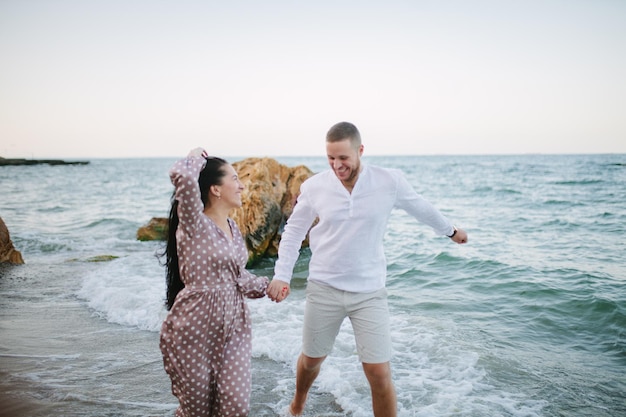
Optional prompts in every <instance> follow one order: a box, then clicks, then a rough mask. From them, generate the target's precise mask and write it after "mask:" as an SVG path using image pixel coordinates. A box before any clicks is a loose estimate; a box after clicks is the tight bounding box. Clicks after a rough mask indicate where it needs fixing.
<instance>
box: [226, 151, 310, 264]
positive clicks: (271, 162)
mask: <svg viewBox="0 0 626 417" xmlns="http://www.w3.org/2000/svg"><path fill="white" fill-rule="evenodd" d="M233 167H234V168H235V170H236V171H237V174H238V175H239V179H240V180H241V182H242V183H243V184H244V186H245V190H244V191H243V193H242V196H241V201H242V207H241V208H240V209H237V210H234V212H233V214H232V217H233V219H234V220H235V221H236V222H237V225H239V228H240V229H241V232H242V234H243V235H244V238H245V239H246V245H247V247H248V253H249V257H248V259H249V262H250V263H254V262H256V261H257V260H258V259H260V258H262V257H264V256H276V255H277V254H278V243H279V242H280V235H281V234H282V231H283V227H284V225H285V222H286V221H287V219H288V218H289V216H290V215H291V212H292V211H293V207H294V205H295V203H296V199H297V197H298V193H299V192H300V185H301V184H302V183H303V182H304V180H306V179H307V178H309V177H310V176H311V175H313V172H312V171H311V170H310V169H309V168H307V167H306V166H304V165H299V166H296V167H293V168H290V167H287V166H286V165H282V164H280V163H278V162H277V161H276V160H275V159H272V158H247V159H244V160H243V161H239V162H235V163H234V164H233Z"/></svg>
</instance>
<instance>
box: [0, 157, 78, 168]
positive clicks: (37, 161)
mask: <svg viewBox="0 0 626 417" xmlns="http://www.w3.org/2000/svg"><path fill="white" fill-rule="evenodd" d="M88 163H89V161H63V160H60V159H22V158H17V159H6V158H3V157H1V156H0V166H9V165H42V164H46V165H86V164H88Z"/></svg>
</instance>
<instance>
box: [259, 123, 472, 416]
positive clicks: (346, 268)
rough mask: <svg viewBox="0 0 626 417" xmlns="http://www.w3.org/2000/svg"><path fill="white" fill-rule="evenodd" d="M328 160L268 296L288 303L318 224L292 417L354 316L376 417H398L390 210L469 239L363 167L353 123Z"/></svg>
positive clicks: (293, 220) (392, 181)
mask: <svg viewBox="0 0 626 417" xmlns="http://www.w3.org/2000/svg"><path fill="white" fill-rule="evenodd" d="M326 153H327V156H328V163H329V165H330V167H331V169H330V170H327V171H324V172H321V173H318V174H317V175H314V176H313V177H311V178H309V179H308V180H307V181H305V182H304V183H303V184H302V186H301V190H300V191H301V193H300V195H299V197H298V201H297V204H296V205H295V207H294V210H293V213H292V214H291V216H290V217H289V220H288V222H287V225H286V226H285V230H284V232H283V234H282V237H281V242H280V245H279V249H278V260H277V262H276V265H275V274H274V279H273V280H272V282H271V283H270V285H269V287H268V289H267V294H268V296H269V297H270V298H271V299H272V300H273V301H276V302H280V301H282V300H284V299H285V297H287V295H288V294H289V292H290V287H289V283H290V281H291V276H292V273H293V267H294V265H295V262H296V260H297V259H298V255H299V248H300V246H301V243H302V241H303V240H304V238H305V237H306V234H307V232H309V229H310V227H311V225H312V224H313V222H314V221H315V219H316V218H317V219H319V221H318V224H316V225H315V227H314V228H312V229H311V230H310V234H309V245H310V249H311V261H310V263H309V277H308V284H307V301H306V307H305V312H304V329H303V344H302V353H301V354H300V357H299V358H298V363H297V370H296V392H295V395H294V397H293V400H292V401H291V404H290V406H289V413H290V414H291V415H294V416H297V415H300V414H302V412H303V410H304V405H305V402H306V398H307V395H308V392H309V389H310V388H311V386H312V384H313V382H314V381H315V378H316V377H317V375H318V374H319V371H320V368H321V365H322V362H323V361H324V359H325V358H326V356H327V355H328V354H329V353H330V352H331V350H332V347H333V344H334V342H335V338H336V336H337V334H338V332H339V328H340V326H341V323H342V322H343V320H344V319H345V317H349V318H350V320H351V322H352V327H353V329H354V335H355V339H356V347H357V352H358V354H359V359H360V360H361V362H362V366H363V370H364V372H365V376H366V378H367V380H368V382H369V384H370V389H371V393H372V406H373V411H374V416H375V417H395V416H396V407H397V406H396V393H395V389H394V386H393V382H392V379H391V368H390V365H389V361H390V359H391V336H390V329H389V311H388V306H387V292H386V289H385V281H386V271H387V265H386V260H385V255H384V250H383V237H384V234H385V229H386V226H387V220H388V219H389V216H390V214H391V210H392V209H394V208H400V209H403V210H405V211H406V212H407V213H409V214H410V215H412V216H413V217H415V218H416V219H417V220H419V221H421V222H423V223H425V224H427V225H429V226H430V227H432V228H433V229H434V230H435V232H436V233H438V234H440V235H446V236H448V237H449V238H450V239H452V240H453V241H454V242H456V243H459V244H460V243H466V242H467V234H466V233H465V231H463V230H461V229H457V228H455V227H454V226H453V225H452V224H451V223H450V222H449V221H448V220H447V219H446V218H445V217H444V216H443V215H442V214H441V213H440V212H439V211H438V210H437V209H435V208H434V207H433V206H432V205H431V204H430V203H429V202H428V201H426V200H425V199H424V198H422V197H421V196H420V195H418V194H417V193H416V192H415V190H413V188H412V187H411V186H410V185H409V183H408V181H407V180H406V179H405V178H404V176H403V175H402V173H401V172H400V171H399V170H394V169H386V168H380V167H375V166H369V165H362V164H361V156H362V155H363V145H362V144H361V136H360V134H359V131H358V129H357V128H356V126H354V125H353V124H351V123H348V122H341V123H337V124H336V125H334V126H333V127H331V128H330V130H329V131H328V133H327V135H326Z"/></svg>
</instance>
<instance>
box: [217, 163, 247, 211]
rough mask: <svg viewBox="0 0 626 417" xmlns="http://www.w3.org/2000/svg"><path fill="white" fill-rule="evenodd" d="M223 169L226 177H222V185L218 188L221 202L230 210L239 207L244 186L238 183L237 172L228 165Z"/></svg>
mask: <svg viewBox="0 0 626 417" xmlns="http://www.w3.org/2000/svg"><path fill="white" fill-rule="evenodd" d="M223 169H224V172H225V173H226V175H224V177H223V181H222V184H221V185H219V186H218V187H219V190H220V197H221V200H222V201H224V202H225V203H227V204H228V205H230V206H231V207H232V208H237V207H241V192H242V191H243V189H244V186H243V184H242V183H241V181H239V176H238V175H237V171H235V168H233V167H232V165H230V164H226V165H224V167H223Z"/></svg>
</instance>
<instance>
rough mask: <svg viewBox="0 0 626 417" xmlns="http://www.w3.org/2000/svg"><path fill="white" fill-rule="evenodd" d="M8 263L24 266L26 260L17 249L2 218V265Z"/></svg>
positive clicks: (0, 225) (0, 249) (0, 221)
mask: <svg viewBox="0 0 626 417" xmlns="http://www.w3.org/2000/svg"><path fill="white" fill-rule="evenodd" d="M3 262H8V263H12V264H23V263H24V259H23V258H22V254H21V253H20V251H18V250H17V249H15V247H14V246H13V242H12V241H11V235H10V234H9V229H7V225H6V224H4V221H3V220H2V217H0V263H3Z"/></svg>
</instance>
